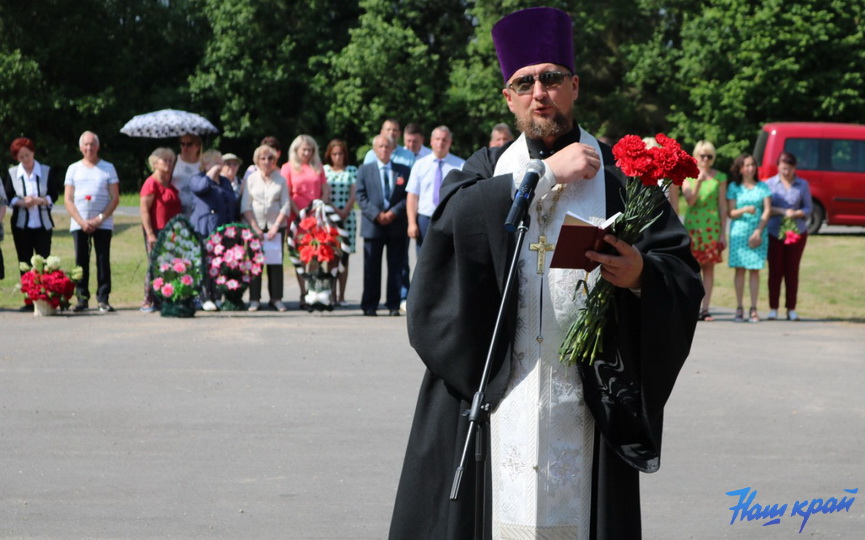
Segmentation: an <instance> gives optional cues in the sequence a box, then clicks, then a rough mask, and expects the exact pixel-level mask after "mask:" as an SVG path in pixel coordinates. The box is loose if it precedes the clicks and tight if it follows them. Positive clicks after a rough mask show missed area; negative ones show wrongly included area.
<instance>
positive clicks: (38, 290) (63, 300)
mask: <svg viewBox="0 0 865 540" xmlns="http://www.w3.org/2000/svg"><path fill="white" fill-rule="evenodd" d="M18 268H19V269H20V270H21V271H22V272H24V274H22V275H21V282H20V283H19V284H18V286H17V288H18V290H20V291H21V292H22V293H24V303H25V304H27V305H31V304H33V302H36V301H39V300H43V301H45V302H48V304H49V305H50V306H51V307H53V308H54V309H58V308H59V309H60V310H64V309H66V308H68V307H69V299H70V298H72V295H73V294H74V293H75V282H76V281H78V280H79V279H81V277H82V275H83V270H82V269H81V267H80V266H75V267H73V268H72V271H71V272H70V275H71V278H70V276H69V275H67V274H66V273H65V272H64V271H63V270H61V269H60V257H57V256H54V255H50V256H48V258H47V259H44V258H43V257H42V256H41V255H33V257H31V258H30V264H27V263H26V262H22V263H20V264H19V265H18Z"/></svg>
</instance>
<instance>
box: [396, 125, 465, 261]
mask: <svg viewBox="0 0 865 540" xmlns="http://www.w3.org/2000/svg"><path fill="white" fill-rule="evenodd" d="M451 143H453V136H452V135H451V130H450V129H449V128H448V127H447V126H439V127H437V128H435V129H434V130H433V132H432V136H431V137H430V146H432V153H431V154H427V155H426V156H424V157H422V158H420V159H419V160H417V161H415V164H414V167H412V169H411V176H410V177H409V180H408V187H406V191H407V195H406V212H407V214H408V237H409V238H414V239H415V243H416V245H417V250H418V251H420V248H421V246H422V245H423V237H424V234H426V230H427V227H429V222H430V218H431V217H432V215H433V212H434V211H435V209H436V206H438V204H439V196H440V192H441V186H442V180H443V179H444V177H445V176H447V174H448V173H449V172H450V171H452V170H454V169H462V167H463V163H465V160H464V159H462V158H459V157H457V156H455V155H453V154H451V153H450V149H451Z"/></svg>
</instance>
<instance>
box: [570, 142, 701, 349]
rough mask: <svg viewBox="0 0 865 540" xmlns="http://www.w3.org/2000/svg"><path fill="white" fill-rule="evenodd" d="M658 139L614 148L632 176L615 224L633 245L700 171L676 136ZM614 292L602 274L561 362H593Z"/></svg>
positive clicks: (621, 236) (619, 163)
mask: <svg viewBox="0 0 865 540" xmlns="http://www.w3.org/2000/svg"><path fill="white" fill-rule="evenodd" d="M655 140H656V141H657V142H658V144H659V145H660V146H657V147H654V148H647V147H646V143H645V142H643V140H642V139H641V138H640V137H637V136H636V135H625V136H624V137H622V139H621V140H620V141H619V142H618V143H616V145H615V146H614V147H613V156H614V157H615V158H616V166H617V167H619V169H621V170H622V172H624V173H625V174H626V175H627V176H630V177H631V180H630V181H628V183H627V186H626V193H627V195H626V196H627V202H626V203H625V211H624V212H623V213H622V215H621V216H619V218H618V219H617V220H616V223H615V225H614V227H613V229H614V231H615V234H616V236H617V237H619V239H621V240H623V241H625V242H627V243H628V244H633V243H635V242H636V241H637V240H638V239H639V238H640V235H641V234H642V232H643V230H645V229H646V228H647V227H649V226H650V225H652V223H654V222H655V221H656V220H657V219H658V218H659V217H661V207H662V205H663V204H664V202H665V201H666V195H665V193H666V191H667V190H668V189H670V186H671V185H672V186H681V185H682V183H683V182H684V181H685V178H696V177H697V175H698V174H699V172H700V171H699V169H697V163H696V161H695V160H694V158H693V157H691V156H690V155H689V154H688V153H687V152H685V151H684V150H682V148H681V147H680V146H679V143H677V142H676V141H675V140H673V139H671V138H669V137H667V136H666V135H664V134H663V133H658V134H657V135H656V136H655ZM582 286H585V285H584V284H582ZM614 294H615V288H614V287H613V285H612V284H611V283H610V282H608V281H607V280H605V279H604V278H603V277H601V278H599V279H598V282H597V284H596V285H595V287H594V288H593V289H592V291H591V292H590V293H589V295H588V297H587V298H586V306H585V307H584V308H583V309H582V310H580V313H579V315H578V316H577V320H576V321H574V323H573V324H572V325H571V328H570V329H569V330H568V335H567V337H565V341H564V342H563V343H562V346H561V347H560V348H559V358H560V360H561V361H562V362H563V363H565V364H567V365H575V364H576V363H577V362H578V361H584V362H585V361H588V362H589V364H590V365H591V364H592V362H593V361H594V359H595V358H596V357H597V355H598V353H600V352H603V342H604V327H605V326H606V323H607V320H608V319H609V314H608V313H609V310H610V307H611V306H612V305H613V304H612V300H613V296H614Z"/></svg>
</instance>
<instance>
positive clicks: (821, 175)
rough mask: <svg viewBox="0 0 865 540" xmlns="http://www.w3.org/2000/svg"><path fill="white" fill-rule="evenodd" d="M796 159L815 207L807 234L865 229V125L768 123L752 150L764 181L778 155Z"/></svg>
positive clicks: (775, 168)
mask: <svg viewBox="0 0 865 540" xmlns="http://www.w3.org/2000/svg"><path fill="white" fill-rule="evenodd" d="M785 150H786V151H787V152H790V153H791V154H793V155H794V156H796V159H797V161H798V164H797V165H796V173H797V174H798V175H799V176H801V177H802V178H804V179H805V180H807V181H808V183H809V184H810V186H811V196H812V197H813V199H814V208H813V210H812V212H811V220H810V222H809V223H808V232H810V233H816V232H817V231H818V230H819V229H820V226H821V225H822V224H823V221H826V222H827V223H828V224H830V225H859V226H863V225H865V125H859V124H829V123H820V122H775V123H770V124H766V125H764V126H763V129H762V130H761V131H760V135H759V137H757V144H756V145H754V159H755V160H756V161H757V167H758V170H757V175H758V176H759V177H760V179H761V180H765V179H767V178H769V177H771V176H774V175H775V174H777V172H778V155H779V154H780V153H781V152H782V151H785Z"/></svg>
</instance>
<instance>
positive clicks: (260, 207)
mask: <svg viewBox="0 0 865 540" xmlns="http://www.w3.org/2000/svg"><path fill="white" fill-rule="evenodd" d="M277 157H278V156H277V153H276V151H275V150H274V149H273V148H271V147H270V146H267V145H262V146H259V147H258V148H256V149H255V153H254V154H253V156H252V160H253V162H254V163H255V165H256V167H258V170H256V171H255V172H254V173H252V174H251V175H250V176H249V178H248V179H247V180H246V184H245V186H244V189H243V197H242V198H241V202H240V212H241V214H242V215H243V218H244V220H246V222H247V223H249V226H250V227H252V230H253V231H255V233H256V234H258V235H259V236H261V237H262V239H263V243H264V246H265V253H264V255H265V258H266V259H267V261H266V267H267V290H268V292H269V293H270V302H269V304H270V307H272V308H273V309H276V310H277V311H285V310H286V309H287V308H286V307H285V304H283V303H282V292H283V276H282V274H283V265H282V246H283V244H284V243H285V227H286V222H287V220H288V214H289V211H290V203H289V197H288V186H287V184H286V182H285V178H283V177H282V175H280V174H279V170H278V169H277V166H276V159H277ZM260 308H261V276H256V277H254V278H252V282H251V283H250V284H249V311H258V310H259V309H260Z"/></svg>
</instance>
